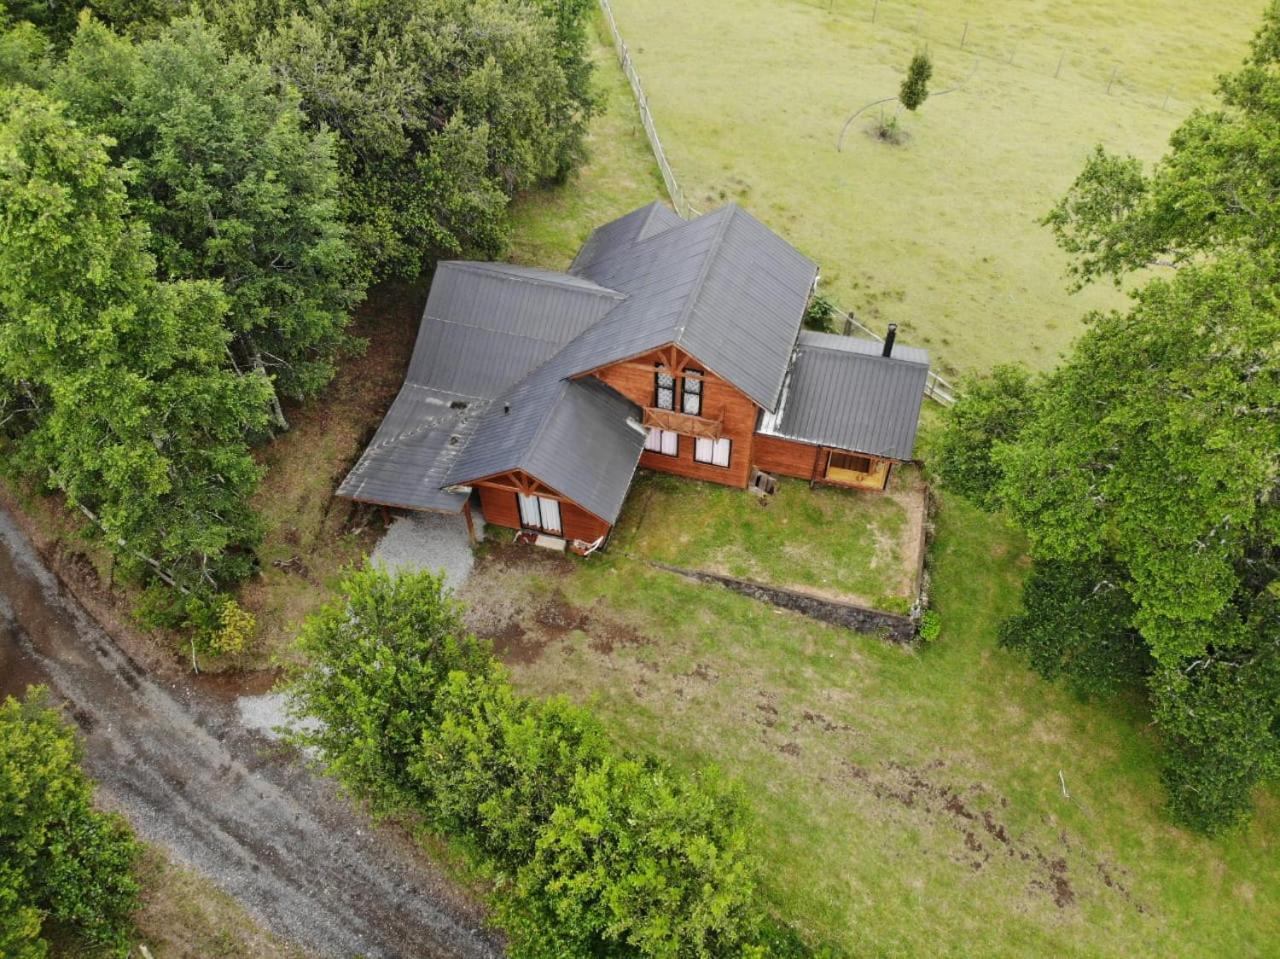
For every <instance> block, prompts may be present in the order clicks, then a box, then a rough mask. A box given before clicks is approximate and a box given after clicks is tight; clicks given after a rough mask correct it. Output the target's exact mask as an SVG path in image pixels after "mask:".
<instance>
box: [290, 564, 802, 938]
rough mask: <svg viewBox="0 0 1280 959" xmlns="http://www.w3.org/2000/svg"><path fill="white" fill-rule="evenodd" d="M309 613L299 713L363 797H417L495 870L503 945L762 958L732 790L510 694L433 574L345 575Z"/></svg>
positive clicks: (558, 710) (742, 826) (304, 737)
mask: <svg viewBox="0 0 1280 959" xmlns="http://www.w3.org/2000/svg"><path fill="white" fill-rule="evenodd" d="M342 593H343V596H344V598H343V599H342V601H340V602H337V603H334V604H331V605H330V606H328V607H326V608H325V609H324V610H323V611H322V612H321V613H319V614H318V615H316V616H314V617H312V618H311V619H310V620H309V621H308V622H307V623H306V625H305V626H304V628H303V631H302V636H301V640H300V644H299V645H300V649H301V651H302V652H303V653H304V654H305V656H306V657H307V659H308V660H309V662H310V665H307V666H304V667H301V668H299V669H298V671H297V672H296V673H295V676H294V678H293V683H292V690H293V694H294V700H295V706H294V708H295V710H296V711H297V712H298V713H300V714H305V715H308V716H311V717H315V718H317V719H319V720H321V721H322V723H323V724H324V725H323V728H320V729H316V730H312V731H309V732H304V733H301V734H299V735H298V736H297V740H298V741H299V742H300V743H301V744H303V745H306V746H311V747H315V748H317V749H318V750H319V752H320V757H321V759H322V760H323V762H325V763H326V764H327V765H328V766H329V768H330V769H331V770H332V771H333V772H334V773H336V774H337V775H338V776H340V777H341V779H342V780H343V782H344V783H345V784H346V785H347V786H348V787H349V788H351V789H352V790H353V791H354V792H356V793H357V794H358V795H360V796H362V797H365V798H370V799H373V800H374V802H375V804H376V805H377V806H378V807H379V808H381V809H383V810H390V809H394V808H411V809H412V810H414V811H415V812H417V813H419V814H421V815H422V816H423V817H424V818H425V820H426V821H427V823H428V824H429V825H430V826H431V827H432V828H433V829H435V830H437V831H439V832H440V833H442V834H445V835H447V836H449V837H451V838H453V839H454V840H456V841H459V842H461V843H462V844H463V845H464V846H465V847H466V848H468V849H469V850H471V851H472V853H473V854H474V855H475V857H476V858H477V859H478V860H479V861H481V862H482V863H483V864H485V865H486V866H487V868H488V869H489V870H491V872H492V874H493V875H494V877H495V879H496V889H497V893H496V895H495V903H494V906H495V908H494V912H495V916H496V918H497V920H498V921H499V922H500V924H501V925H502V926H503V927H504V928H505V929H506V931H507V933H508V936H509V939H510V944H511V945H510V948H511V954H512V955H513V956H517V957H525V959H542V957H547V959H551V957H557V959H558V957H564V956H608V955H639V956H663V957H683V956H690V957H694V956H696V957H713V956H730V955H732V956H764V955H767V954H769V953H768V952H767V946H766V945H763V944H762V940H761V937H762V936H763V935H764V934H765V933H764V930H765V929H773V930H774V931H773V933H771V935H777V934H778V932H777V927H773V926H768V925H767V924H766V922H765V917H764V913H763V911H762V909H761V908H760V906H759V904H758V902H757V900H756V896H755V887H756V873H757V868H756V862H755V860H754V858H753V857H752V855H751V854H750V852H749V850H748V839H747V836H748V832H747V828H748V824H747V821H746V814H745V812H744V809H743V806H742V803H741V802H740V800H739V798H738V797H737V796H736V794H735V793H734V792H732V791H731V790H729V789H727V788H726V787H725V786H724V785H723V784H721V783H720V781H719V780H718V779H717V778H716V777H715V776H714V775H707V776H697V777H686V776H682V775H680V774H677V773H676V772H674V771H672V770H671V769H669V768H668V767H666V766H665V765H663V764H662V763H660V762H658V761H656V760H654V759H651V758H647V757H642V756H635V755H632V754H630V753H627V752H625V751H623V750H620V749H619V748H618V747H617V746H616V745H615V744H614V743H613V742H612V740H611V739H610V738H609V736H608V735H607V733H606V732H605V730H604V729H603V728H602V727H601V726H600V724H599V723H598V722H597V721H596V720H595V719H594V717H592V716H591V714H590V713H588V712H587V711H586V710H584V709H582V708H580V707H577V706H574V705H572V704H570V703H568V702H566V701H564V700H562V699H551V700H546V701H540V700H533V699H529V698H526V697H523V696H520V695H519V694H518V693H516V692H515V691H514V690H513V689H512V687H511V685H510V684H509V682H508V681H507V678H506V674H505V671H504V670H503V669H502V667H501V666H500V665H499V664H497V663H496V662H495V661H494V659H493V657H492V656H491V655H490V653H489V650H488V647H487V646H486V645H484V644H483V643H481V642H480V641H478V640H476V639H475V638H474V637H472V636H469V635H466V634H465V633H464V632H463V629H462V624H461V621H460V617H459V610H458V606H457V604H456V603H455V602H454V601H453V600H451V599H450V598H448V597H447V596H446V595H444V594H443V592H442V583H441V580H440V579H439V578H438V577H435V576H432V575H430V574H425V573H421V574H412V575H405V576H401V577H399V578H395V579H393V578H391V577H389V576H388V575H387V574H385V573H383V572H381V571H375V570H367V571H364V572H360V573H355V574H353V575H351V576H349V577H348V579H347V580H346V582H345V583H344V584H343V586H342Z"/></svg>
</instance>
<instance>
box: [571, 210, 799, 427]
mask: <svg viewBox="0 0 1280 959" xmlns="http://www.w3.org/2000/svg"><path fill="white" fill-rule="evenodd" d="M637 212H642V211H637ZM635 215H636V214H631V216H635ZM625 219H627V218H625V217H624V220H625ZM617 222H618V223H621V222H622V221H617ZM614 225H616V224H610V226H611V227H612V226H614ZM602 229H607V228H602ZM591 242H592V241H591V240H589V241H588V244H590V243H591ZM573 269H574V272H575V273H577V274H579V275H581V276H584V277H586V278H587V279H589V280H592V281H594V282H595V283H598V284H599V285H600V286H603V287H607V288H609V289H612V290H619V291H621V292H623V293H626V294H627V299H626V300H625V301H623V302H622V303H620V304H619V305H618V306H617V307H616V308H615V309H614V310H612V311H611V312H610V313H609V315H608V316H607V317H605V318H604V319H603V320H602V321H601V322H600V323H598V324H597V325H596V326H594V327H592V328H591V329H590V330H589V331H588V332H587V333H585V334H583V335H582V336H581V337H579V338H578V339H577V340H575V341H574V343H573V344H572V349H573V350H574V351H575V355H576V356H577V368H576V369H575V370H573V371H572V372H573V373H574V374H576V373H584V372H587V371H589V370H593V369H596V368H598V367H601V366H604V365H606V364H608V363H614V362H617V361H618V360H623V359H626V358H628V357H631V356H635V355H637V354H639V353H644V352H647V351H649V350H652V349H656V348H658V347H660V346H663V345H665V344H667V343H676V344H678V345H679V346H681V347H682V348H683V349H685V350H687V351H688V352H689V353H691V354H692V355H693V356H695V357H697V359H698V360H699V362H701V363H702V364H703V365H704V366H705V367H706V368H707V369H708V370H710V371H712V372H714V373H716V374H717V375H719V376H721V377H723V378H725V379H726V380H728V381H729V382H731V383H733V384H734V385H735V386H736V387H738V388H739V389H740V390H742V391H743V392H744V393H746V394H747V395H748V396H749V397H751V399H753V400H755V402H757V403H759V404H760V405H761V406H762V407H764V408H765V409H768V410H772V409H774V408H775V407H776V406H777V402H778V397H779V394H780V393H781V391H782V380H783V377H784V376H785V375H786V372H787V363H788V360H789V359H790V356H791V349H792V346H793V345H794V344H795V342H796V334H797V333H798V332H799V329H800V322H801V320H802V319H803V317H804V309H805V306H806V304H807V303H808V299H809V293H810V291H811V290H812V288H813V281H814V278H815V277H816V276H817V273H818V268H817V265H816V264H814V263H813V261H811V260H809V259H808V258H807V257H805V256H803V255H802V254H801V253H799V252H798V251H797V250H796V249H795V248H794V247H792V246H791V244H789V243H787V242H786V241H785V240H783V239H782V238H781V237H779V236H777V235H776V234H775V233H773V232H771V231H770V230H769V229H768V228H767V227H766V226H765V225H764V224H762V223H761V222H760V221H759V220H756V219H755V218H754V217H752V216H751V215H750V214H749V213H747V212H746V211H744V210H743V209H741V208H740V207H738V206H737V205H736V204H732V203H731V204H729V205H728V206H725V207H721V208H720V209H719V210H716V211H714V212H712V213H707V214H704V215H703V216H700V217H698V218H697V219H696V220H692V221H689V222H687V223H682V224H681V225H679V226H672V227H669V228H666V229H663V230H661V231H660V232H657V233H654V234H652V235H648V236H645V237H644V238H641V239H636V240H634V241H633V242H629V243H626V244H623V245H620V246H618V247H617V248H610V249H608V250H604V249H603V245H602V249H601V251H599V252H597V253H593V254H592V255H591V256H590V257H588V258H586V259H584V258H583V257H581V256H580V257H579V261H578V262H576V263H575V265H574V268H573Z"/></svg>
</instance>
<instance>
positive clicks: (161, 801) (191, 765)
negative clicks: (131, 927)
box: [0, 509, 502, 959]
mask: <svg viewBox="0 0 1280 959" xmlns="http://www.w3.org/2000/svg"><path fill="white" fill-rule="evenodd" d="M465 535H466V534H465V530H464V532H463V536H464V538H465ZM28 682H32V683H34V682H43V683H45V684H47V685H49V686H50V687H51V688H52V690H53V691H54V693H55V694H56V695H57V696H58V697H60V698H61V699H63V700H65V701H66V702H67V703H68V705H69V707H70V708H69V712H70V715H71V716H72V717H73V718H74V719H75V721H76V722H77V723H79V725H80V727H81V729H82V730H83V732H84V739H85V748H86V759H85V761H86V766H87V767H88V771H89V773H90V774H91V775H92V776H93V777H94V778H96V779H97V780H98V781H99V783H100V784H101V788H100V791H99V795H100V796H101V798H102V799H103V800H104V801H105V802H106V803H107V804H108V805H110V806H112V807H114V808H117V809H119V810H120V811H121V812H122V813H123V814H124V815H125V816H126V817H127V818H128V819H129V821H130V822H132V823H133V825H134V827H135V828H136V829H137V830H138V832H139V833H140V834H141V835H142V836H143V837H144V838H146V839H147V840H149V841H151V842H154V843H158V844H160V845H162V846H165V847H166V848H167V849H168V850H169V851H170V852H171V853H172V855H173V856H174V857H175V858H176V859H178V860H180V861H182V862H185V863H186V864H188V865H190V866H192V867H194V868H195V869H197V870H199V871H200V872H202V873H204V874H205V875H207V876H208V877H210V878H211V879H212V880H213V881H214V882H216V883H217V884H218V885H219V886H221V887H222V888H223V889H225V890H226V891H227V892H229V893H230V894H232V895H233V896H235V897H236V898H237V899H239V900H240V901H241V902H242V903H243V904H244V905H245V906H246V907H247V908H248V909H249V911H250V912H251V913H253V914H254V915H255V916H256V917H257V918H258V919H259V920H260V921H261V922H262V923H263V924H264V925H265V926H266V927H267V928H269V929H270V930H272V931H273V932H276V933H278V934H279V935H281V936H283V937H284V938H286V939H289V940H292V941H293V942H296V943H298V944H299V945H301V946H303V947H304V948H306V949H307V950H309V951H311V952H313V953H315V954H318V955H323V956H355V955H363V956H370V957H405V959H408V957H414V959H423V957H458V959H473V957H476V959H479V957H485V959H488V957H497V956H500V955H502V950H501V947H500V944H499V942H498V941H497V938H496V937H495V936H494V935H493V934H492V933H491V932H489V931H487V930H486V929H484V928H483V926H482V923H481V917H480V916H479V915H478V914H477V911H476V909H475V907H474V906H473V905H472V904H471V903H469V902H468V901H467V899H466V898H465V897H463V896H462V895H461V894H460V893H459V892H458V890H457V889H456V888H455V887H454V886H453V885H452V884H451V883H450V882H449V881H448V880H447V879H446V878H445V877H444V876H443V875H442V874H441V873H440V871H439V870H438V869H437V868H436V867H435V866H434V865H433V864H432V863H431V862H430V861H428V860H427V859H426V858H425V857H424V856H423V855H422V854H421V853H420V852H419V850H417V849H416V848H415V847H414V846H413V845H412V843H410V842H408V841H407V840H404V839H402V838H401V837H400V836H399V835H398V834H397V833H396V832H395V831H393V830H391V829H383V828H374V827H373V826H372V825H371V824H370V822H369V821H368V820H367V819H366V818H365V817H364V816H362V815H360V814H359V813H358V812H357V811H355V810H354V809H353V807H352V806H351V805H350V804H349V803H348V802H347V801H345V800H344V799H343V798H342V797H341V796H339V795H338V794H337V790H336V788H335V787H334V786H333V784H332V783H330V782H328V781H327V780H324V779H321V778H318V777H316V776H313V775H312V774H310V773H309V772H307V771H306V770H305V769H304V768H303V767H302V766H300V765H299V764H298V762H297V758H296V756H295V755H294V754H293V753H292V752H291V751H289V750H285V749H281V748H280V747H279V746H273V745H272V744H271V743H270V741H269V740H268V739H266V738H264V737H262V736H261V735H260V734H258V733H256V732H254V731H252V730H250V729H247V728H246V727H245V726H244V725H243V724H242V723H241V722H240V721H239V717H238V716H237V712H236V708H235V706H234V705H233V704H232V703H230V702H223V701H220V700H218V699H217V698H214V697H212V696H210V695H209V694H208V693H206V692H204V691H202V690H198V689H195V688H192V687H190V686H188V685H186V684H179V685H161V684H160V683H158V682H156V681H154V680H152V679H151V678H149V677H148V676H147V675H146V674H145V673H144V672H143V670H142V669H141V668H140V667H139V666H138V665H137V664H135V663H134V662H133V661H132V660H131V659H130V658H129V657H128V656H126V655H125V654H124V653H123V652H122V651H121V650H120V648H119V647H118V646H117V645H116V644H115V642H114V641H113V640H112V639H111V637H110V636H109V635H107V633H106V632H105V631H104V630H102V629H101V627H99V626H98V625H97V623H95V622H94V621H93V620H92V619H91V618H90V617H89V615H88V614H87V613H86V612H85V611H84V610H83V609H82V608H81V607H80V606H79V604H77V603H76V602H75V600H74V599H73V598H72V597H71V596H70V595H68V594H67V593H66V592H65V590H64V589H63V588H62V586H61V585H60V584H59V583H58V581H57V579H56V578H55V577H54V576H53V574H52V573H50V572H49V571H48V570H47V569H46V568H45V567H44V565H43V564H42V563H41V562H40V559H39V557H38V556H37V555H36V553H35V551H34V550H33V549H32V548H31V547H30V545H29V544H28V543H27V541H26V540H25V538H24V537H23V536H22V534H21V533H20V532H19V530H18V529H17V527H16V526H15V525H14V524H13V522H12V520H11V519H10V517H9V516H8V514H6V513H5V512H4V511H3V510H2V509H0V695H2V694H4V693H21V691H22V689H23V688H24V687H25V685H26V684H27V683H28Z"/></svg>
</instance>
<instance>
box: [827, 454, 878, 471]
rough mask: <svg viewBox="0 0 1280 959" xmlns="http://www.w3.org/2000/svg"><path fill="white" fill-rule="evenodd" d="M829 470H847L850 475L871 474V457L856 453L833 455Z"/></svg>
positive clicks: (828, 465) (828, 466)
mask: <svg viewBox="0 0 1280 959" xmlns="http://www.w3.org/2000/svg"><path fill="white" fill-rule="evenodd" d="M827 469H828V470H847V471H848V472H850V473H870V472H871V457H869V456H858V455H857V454H856V453H832V454H831V462H830V463H828V464H827Z"/></svg>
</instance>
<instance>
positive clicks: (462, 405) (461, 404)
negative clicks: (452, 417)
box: [449, 400, 467, 410]
mask: <svg viewBox="0 0 1280 959" xmlns="http://www.w3.org/2000/svg"><path fill="white" fill-rule="evenodd" d="M466 408H467V402H466V400H454V401H453V402H452V403H450V404H449V409H451V410H465V409H466Z"/></svg>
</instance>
